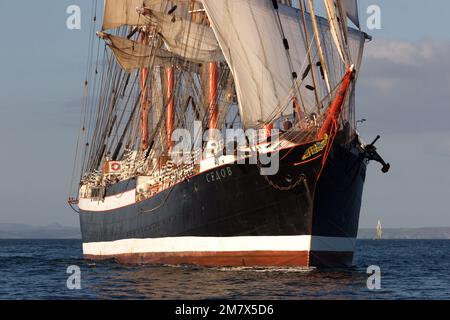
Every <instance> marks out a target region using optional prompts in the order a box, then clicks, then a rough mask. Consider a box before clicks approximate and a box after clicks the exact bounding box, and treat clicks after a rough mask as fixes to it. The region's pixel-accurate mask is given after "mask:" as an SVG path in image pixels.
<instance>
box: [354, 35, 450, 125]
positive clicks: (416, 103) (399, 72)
mask: <svg viewBox="0 0 450 320" xmlns="http://www.w3.org/2000/svg"><path fill="white" fill-rule="evenodd" d="M358 86H359V87H358V89H359V93H358V107H359V109H358V115H360V116H361V117H364V118H368V119H369V120H371V121H372V124H374V123H376V125H378V128H379V129H378V130H381V131H383V132H391V133H408V132H415V133H417V132H436V131H449V132H450V42H446V41H433V40H426V41H421V42H417V43H410V42H400V41H386V40H378V41H374V42H372V43H370V44H368V45H367V47H366V52H365V60H364V65H363V68H362V70H361V74H360V78H359V84H358ZM373 130H375V127H374V129H373Z"/></svg>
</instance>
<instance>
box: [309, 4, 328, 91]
mask: <svg viewBox="0 0 450 320" xmlns="http://www.w3.org/2000/svg"><path fill="white" fill-rule="evenodd" d="M308 4H309V11H310V13H311V21H312V25H313V28H314V38H315V40H316V46H317V53H318V54H319V59H320V64H321V67H322V70H323V76H324V78H325V84H326V86H327V90H328V94H330V93H331V86H330V77H329V73H328V67H327V64H326V61H325V55H324V53H323V49H322V44H321V43H320V35H319V27H318V25H317V19H316V14H315V12H314V4H313V1H312V0H308Z"/></svg>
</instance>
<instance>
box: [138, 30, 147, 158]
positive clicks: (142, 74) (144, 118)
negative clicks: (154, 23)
mask: <svg viewBox="0 0 450 320" xmlns="http://www.w3.org/2000/svg"><path fill="white" fill-rule="evenodd" d="M141 41H142V44H144V45H147V44H148V39H147V34H146V33H145V32H142V34H141ZM147 79H148V68H141V71H140V87H141V119H140V120H141V121H140V124H141V150H142V151H144V150H147V148H148V145H149V143H148V84H147Z"/></svg>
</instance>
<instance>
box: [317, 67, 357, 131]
mask: <svg viewBox="0 0 450 320" xmlns="http://www.w3.org/2000/svg"><path fill="white" fill-rule="evenodd" d="M354 70H355V68H354V66H353V65H352V66H351V67H349V68H348V70H347V73H346V74H345V76H344V79H343V80H342V83H341V86H340V87H339V90H338V93H337V95H336V97H335V98H334V100H333V101H332V102H331V104H330V107H329V108H328V115H327V118H326V119H325V122H324V123H323V126H322V128H321V129H320V131H319V134H318V136H317V137H318V138H319V139H323V138H324V137H325V135H326V134H329V133H330V131H331V130H332V128H333V124H337V121H338V120H339V116H340V114H341V111H342V106H343V105H344V103H345V99H346V97H347V92H348V88H349V86H350V83H351V81H352V79H353V73H354Z"/></svg>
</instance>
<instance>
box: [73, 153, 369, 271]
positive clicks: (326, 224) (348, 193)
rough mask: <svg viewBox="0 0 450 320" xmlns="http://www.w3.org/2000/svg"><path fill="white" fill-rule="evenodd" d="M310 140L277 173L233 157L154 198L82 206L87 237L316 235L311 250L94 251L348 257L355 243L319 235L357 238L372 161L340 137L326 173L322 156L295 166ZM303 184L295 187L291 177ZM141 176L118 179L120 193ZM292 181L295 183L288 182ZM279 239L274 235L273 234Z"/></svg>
mask: <svg viewBox="0 0 450 320" xmlns="http://www.w3.org/2000/svg"><path fill="white" fill-rule="evenodd" d="M305 148H306V147H305V146H297V147H295V148H294V149H287V150H283V151H282V152H281V153H280V159H282V160H281V162H280V170H279V173H278V174H277V175H275V176H268V177H264V176H262V175H260V172H259V167H258V166H257V165H248V164H247V165H238V164H229V165H225V166H222V167H216V168H214V169H212V170H210V171H207V172H203V173H201V174H198V175H196V176H193V177H191V178H190V179H189V180H186V181H183V182H181V183H179V184H177V185H175V186H173V187H172V188H170V189H167V190H165V191H163V192H161V193H159V194H157V195H155V196H153V197H152V198H150V199H147V200H144V201H141V202H138V203H136V204H132V205H128V206H124V207H122V208H117V209H114V210H109V211H100V212H98V211H97V212H93V211H87V210H81V213H80V224H81V231H82V237H83V243H84V244H95V243H108V242H110V243H113V242H115V241H122V240H126V239H160V238H162V239H168V238H177V239H183V237H199V238H205V239H211V238H214V239H216V238H221V239H227V238H231V237H255V238H254V239H255V240H254V241H258V239H260V238H261V239H271V238H270V237H289V236H312V237H313V238H312V239H313V240H311V246H310V248H307V249H305V250H303V249H299V250H294V249H292V250H291V249H289V250H281V249H280V250H253V251H246V250H242V251H241V250H237V249H236V250H235V249H233V250H231V251H230V250H225V249H224V250H223V251H221V252H217V251H213V252H211V251H209V252H207V253H202V252H197V251H196V252H191V251H189V252H172V253H171V252H157V253H154V252H144V251H142V250H141V251H139V252H135V251H132V252H121V253H120V254H110V253H104V252H96V253H93V252H91V251H89V250H87V249H86V248H84V249H85V255H86V257H88V258H95V259H97V258H117V259H118V260H119V261H122V262H131V263H144V262H149V263H194V264H203V265H302V266H336V265H339V266H342V265H350V264H351V262H352V256H353V250H352V249H346V250H341V249H339V250H333V248H331V249H330V248H327V249H326V250H322V249H321V247H320V246H315V245H314V244H313V243H312V242H313V241H315V240H314V237H315V236H317V237H318V238H320V239H327V238H330V239H331V238H342V239H344V241H345V239H350V240H349V241H352V239H354V238H356V235H357V229H358V220H359V212H360V206H361V197H362V190H363V184H364V178H365V170H366V163H365V161H364V160H363V159H362V158H361V157H360V156H359V154H358V152H356V150H357V148H356V146H355V148H354V151H351V150H349V149H347V148H343V147H341V146H338V145H335V146H334V147H333V148H332V149H331V152H330V155H329V157H328V160H327V163H326V166H325V168H324V170H323V171H322V173H321V175H320V179H319V180H317V179H316V177H317V175H318V174H319V172H320V170H321V161H322V158H320V157H319V158H317V159H316V160H314V159H312V161H310V162H308V163H306V164H302V165H299V166H295V165H294V164H295V163H298V162H299V159H300V157H301V155H302V154H303V153H304V152H305ZM296 182H297V185H296V186H295V187H293V188H292V189H289V187H292V185H295V183H296ZM134 185H135V183H133V182H128V183H122V190H121V189H120V188H121V187H120V186H115V190H114V193H120V192H123V191H125V190H129V189H131V188H133V187H134ZM286 189H289V190H286ZM109 192H110V193H111V192H112V191H111V190H110V191H109ZM275 239H276V238H275Z"/></svg>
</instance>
